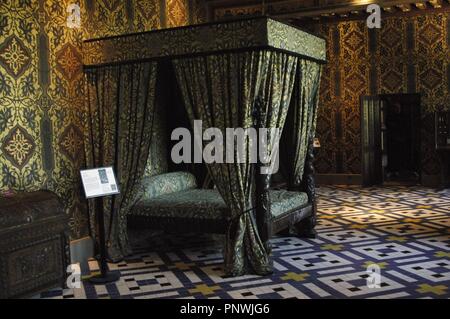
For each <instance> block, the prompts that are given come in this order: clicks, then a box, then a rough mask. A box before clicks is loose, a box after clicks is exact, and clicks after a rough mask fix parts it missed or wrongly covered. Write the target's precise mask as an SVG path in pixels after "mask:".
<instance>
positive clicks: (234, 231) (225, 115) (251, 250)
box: [173, 50, 297, 276]
mask: <svg viewBox="0 0 450 319" xmlns="http://www.w3.org/2000/svg"><path fill="white" fill-rule="evenodd" d="M296 62H297V58H295V57H292V56H289V55H287V54H284V53H281V52H275V51H264V50H261V51H249V52H239V53H224V54H217V55H208V56H199V57H193V58H184V59H177V60H174V61H173V63H174V69H175V73H176V76H177V80H178V84H179V86H180V88H181V92H182V96H183V100H184V103H185V106H186V109H187V111H188V114H189V116H190V118H191V120H202V121H203V126H204V127H216V128H218V129H219V130H221V131H222V132H225V130H226V128H244V129H246V128H251V127H256V126H257V125H261V126H262V127H267V128H272V127H278V128H280V129H281V128H282V127H283V125H284V121H285V118H286V114H287V109H288V105H289V98H290V96H291V93H292V86H293V79H294V75H295V68H296ZM257 99H262V100H263V101H264V103H262V108H261V109H259V110H256V109H255V101H256V100H257ZM257 117H258V118H257ZM258 123H259V124H258ZM251 146H252V145H251V144H250V140H248V139H247V140H246V143H245V145H244V147H243V149H242V153H243V154H244V156H245V161H244V162H243V163H239V162H238V158H237V154H238V150H237V146H236V145H235V147H234V149H233V156H234V160H235V161H234V163H211V164H207V167H208V170H209V172H210V174H211V176H212V179H213V181H214V183H215V185H216V186H217V189H218V191H219V192H220V194H221V196H222V197H223V199H224V201H225V202H226V203H227V205H228V206H229V207H230V210H231V216H228V218H229V222H230V224H229V229H228V232H227V234H226V240H225V249H224V260H225V273H226V275H228V276H239V275H243V274H246V273H256V274H259V275H265V274H269V273H271V272H272V267H271V262H270V256H269V251H268V250H267V247H265V245H264V243H263V242H262V241H261V238H260V236H259V234H258V230H257V226H256V222H255V217H254V209H255V198H254V197H255V185H254V184H255V183H254V171H253V170H254V165H253V164H252V163H250V159H251V156H252V154H251V151H250V148H251ZM270 149H271V148H270V147H269V151H270ZM269 154H270V153H269ZM227 156H230V154H227V153H226V151H224V159H225V158H227Z"/></svg>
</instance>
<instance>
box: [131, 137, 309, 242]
mask: <svg viewBox="0 0 450 319" xmlns="http://www.w3.org/2000/svg"><path fill="white" fill-rule="evenodd" d="M313 160H314V147H313V139H311V140H310V141H309V146H308V152H307V156H306V161H305V170H304V174H303V183H302V185H301V186H300V189H290V190H291V191H299V192H304V193H306V194H307V196H308V204H306V205H303V206H300V207H298V208H295V209H292V210H290V211H287V212H285V213H283V214H281V215H279V216H277V217H275V218H273V217H272V215H271V212H270V199H269V196H268V191H269V188H270V176H269V175H263V174H257V176H256V177H257V178H256V198H257V200H256V203H257V205H256V209H255V216H256V221H257V226H258V232H259V235H260V237H261V240H262V241H263V243H264V244H265V246H266V248H267V249H269V247H270V243H269V240H270V238H271V237H272V236H273V235H275V234H282V235H296V236H298V237H302V238H315V237H316V231H315V229H314V228H315V226H316V220H317V218H316V214H317V204H316V194H315V179H314V166H313ZM255 171H257V172H259V170H258V169H257V170H255ZM230 222H231V220H229V219H226V218H224V219H218V220H213V219H198V218H179V217H162V216H151V215H133V214H130V215H128V225H129V227H130V228H145V229H155V230H156V229H157V230H164V231H166V232H168V233H196V232H198V233H213V234H225V233H226V231H227V229H228V226H229V223H230Z"/></svg>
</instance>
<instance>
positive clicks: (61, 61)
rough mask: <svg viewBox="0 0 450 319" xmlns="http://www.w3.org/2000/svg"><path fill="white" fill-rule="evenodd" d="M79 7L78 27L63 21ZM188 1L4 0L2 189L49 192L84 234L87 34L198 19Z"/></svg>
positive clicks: (0, 20)
mask: <svg viewBox="0 0 450 319" xmlns="http://www.w3.org/2000/svg"><path fill="white" fill-rule="evenodd" d="M72 3H77V4H79V5H80V7H81V17H82V27H81V28H79V29H70V28H68V27H67V25H66V19H67V12H66V10H67V6H68V5H69V4H72ZM190 8H191V9H192V10H194V9H195V10H196V11H198V8H196V7H195V5H192V4H190V1H188V0H155V1H152V0H78V1H75V0H2V1H1V2H0V170H1V174H0V191H4V190H8V189H12V190H17V191H33V190H38V189H50V190H53V191H55V192H56V193H57V194H59V195H60V196H61V198H62V199H63V201H64V203H65V205H66V207H67V214H69V216H70V229H71V237H72V238H73V239H76V238H81V237H83V236H86V235H87V234H88V226H87V223H88V219H87V213H86V210H85V202H84V200H83V199H82V197H81V193H82V190H81V188H80V187H79V185H80V183H79V174H78V169H79V168H80V167H83V165H84V158H83V134H84V132H83V122H82V118H83V115H84V102H83V96H84V94H83V90H84V88H83V77H82V69H81V58H82V57H81V43H82V40H83V39H85V38H93V37H101V36H108V35H117V34H122V33H129V32H138V31H148V30H152V29H158V28H163V27H169V26H179V25H186V24H188V23H189V22H190V21H191V20H192V21H194V20H195V21H196V18H195V16H196V15H195V14H194V13H195V12H194V11H193V12H194V13H193V14H192V17H190V15H189V13H188V9H190Z"/></svg>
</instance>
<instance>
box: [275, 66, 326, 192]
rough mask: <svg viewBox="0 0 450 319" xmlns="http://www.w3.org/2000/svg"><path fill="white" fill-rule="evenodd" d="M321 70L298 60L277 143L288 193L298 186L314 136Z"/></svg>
mask: <svg viewBox="0 0 450 319" xmlns="http://www.w3.org/2000/svg"><path fill="white" fill-rule="evenodd" d="M321 68H322V66H321V65H320V64H318V63H316V62H313V61H309V60H302V59H299V60H298V65H297V75H296V81H295V85H294V90H293V92H292V98H291V105H290V107H289V112H288V116H287V120H286V124H285V128H284V130H283V135H282V142H281V152H282V154H281V162H282V165H283V170H284V173H285V175H286V178H287V182H288V187H289V188H290V189H298V187H299V186H300V184H301V182H302V178H303V171H304V167H305V158H306V153H307V151H308V145H309V143H310V142H311V140H312V139H313V138H314V135H315V131H316V119H317V104H318V94H319V83H320V76H321Z"/></svg>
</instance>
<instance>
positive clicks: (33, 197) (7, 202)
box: [0, 190, 65, 232]
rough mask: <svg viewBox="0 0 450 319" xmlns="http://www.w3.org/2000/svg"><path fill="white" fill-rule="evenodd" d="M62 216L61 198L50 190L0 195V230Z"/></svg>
mask: <svg viewBox="0 0 450 319" xmlns="http://www.w3.org/2000/svg"><path fill="white" fill-rule="evenodd" d="M63 216H65V215H64V206H63V205H62V202H61V200H60V199H59V197H58V196H57V195H56V194H55V193H53V192H50V191H45V190H44V191H37V192H21V193H17V194H14V195H12V196H8V197H0V232H1V231H4V230H7V229H10V228H14V227H20V226H23V225H27V224H31V223H35V222H38V221H41V220H45V219H49V218H53V217H63Z"/></svg>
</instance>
